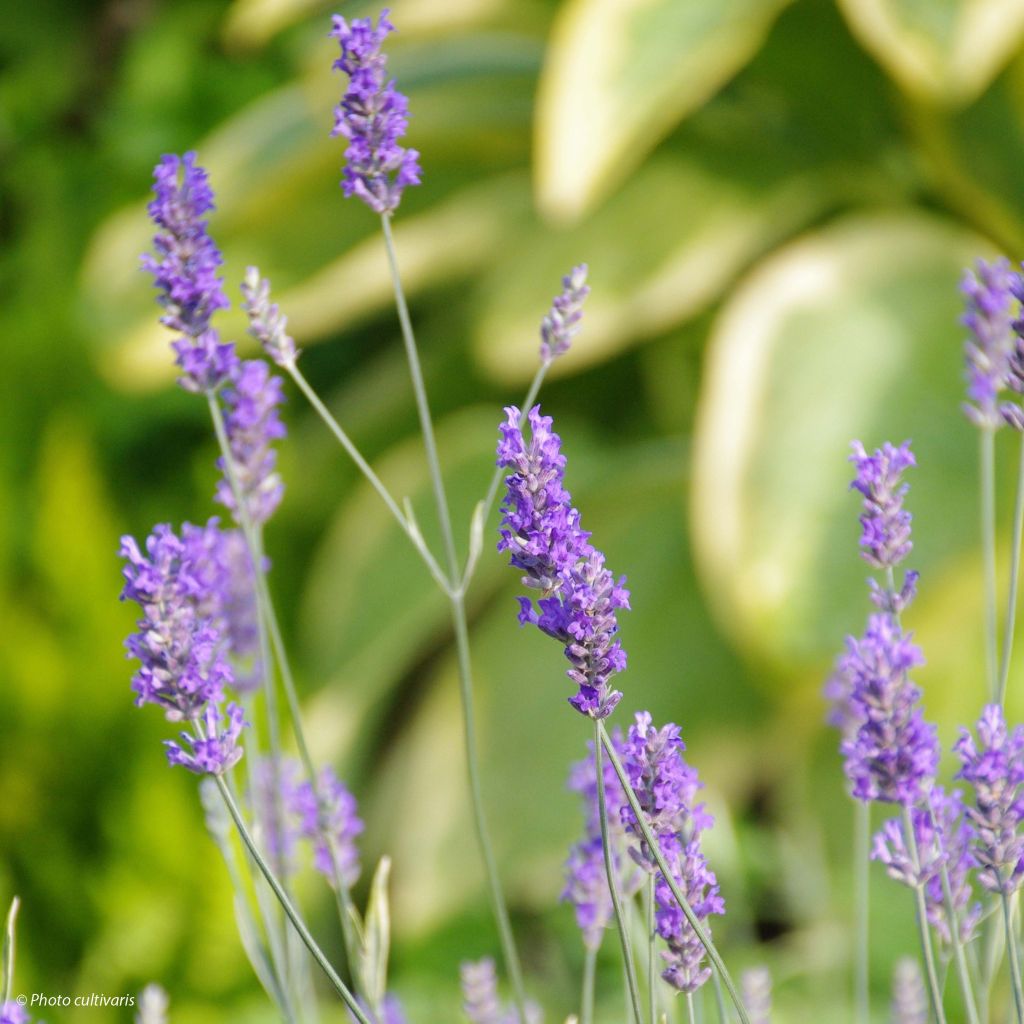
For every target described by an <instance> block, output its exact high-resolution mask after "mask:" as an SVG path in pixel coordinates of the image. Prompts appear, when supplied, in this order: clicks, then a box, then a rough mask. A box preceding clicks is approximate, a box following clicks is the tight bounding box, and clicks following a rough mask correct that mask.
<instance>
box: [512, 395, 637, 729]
mask: <svg viewBox="0 0 1024 1024" xmlns="http://www.w3.org/2000/svg"><path fill="white" fill-rule="evenodd" d="M505 412H506V414H507V416H508V421H507V422H506V423H504V424H502V425H501V427H500V431H501V439H500V441H499V443H498V465H499V466H503V467H505V468H507V469H511V470H512V472H511V474H510V475H509V476H507V477H506V478H505V484H506V487H507V488H508V491H507V494H506V497H505V500H504V503H503V505H502V510H503V512H504V517H503V519H502V529H501V541H500V542H499V544H498V550H499V551H508V552H509V555H510V563H511V564H512V565H513V566H515V568H517V569H520V570H522V572H523V573H524V574H525V575H524V576H523V585H524V586H526V587H529V588H530V589H531V590H536V591H539V595H538V597H537V606H536V608H535V607H534V603H533V600H532V599H531V598H528V597H521V598H520V599H519V602H520V614H519V621H520V622H521V623H523V624H526V623H528V622H529V623H532V624H534V625H535V626H537V627H538V628H539V629H540V630H541V631H542V632H544V633H547V634H548V636H551V637H554V638H555V639H557V640H560V641H561V642H562V643H563V644H565V656H566V657H567V658H568V659H569V663H570V665H571V666H572V667H571V668H570V669H569V671H568V672H567V673H566V674H567V675H568V676H569V678H570V679H571V680H572V681H573V682H574V683H575V684H576V685H577V687H578V692H577V693H576V695H575V696H573V697H570V698H569V703H570V704H572V706H573V707H574V708H576V710H577V711H579V712H580V713H581V714H584V715H588V716H589V717H591V718H605V717H607V716H608V715H610V714H611V713H612V711H613V710H614V709H615V706H616V704H618V702H619V701H620V700H621V699H622V694H621V693H620V692H619V691H618V690H613V689H612V688H611V687H610V685H609V680H610V679H611V677H612V676H613V675H614V674H615V673H617V672H621V671H623V670H624V669H625V667H626V652H625V651H624V650H623V649H622V646H621V645H620V643H619V641H618V640H617V639H616V638H615V635H616V633H618V629H619V627H618V621H617V619H616V612H617V611H618V610H619V609H620V608H628V607H629V592H628V591H627V590H626V589H625V587H624V583H625V577H621V578H620V579H619V580H618V581H616V579H615V577H614V576H612V574H611V573H610V572H609V571H608V569H606V568H605V564H604V555H603V554H601V552H599V551H597V550H596V549H595V548H594V547H593V546H592V545H591V544H590V542H589V538H590V534H589V533H587V532H586V531H584V530H583V529H581V527H580V514H579V512H578V511H577V510H576V509H575V508H574V507H573V505H572V498H571V496H570V495H569V492H568V491H566V489H565V487H564V485H563V482H562V478H563V474H564V472H565V456H564V455H562V453H561V450H560V445H561V441H560V439H559V437H558V435H557V434H555V433H552V431H551V417H550V416H541V414H540V406H534V408H533V409H531V410H530V412H529V415H528V417H527V418H528V421H529V424H530V443H529V445H527V443H526V440H525V438H524V437H523V432H522V427H521V419H522V416H521V413H520V412H519V410H518V409H516V408H515V407H509V408H506V410H505Z"/></svg>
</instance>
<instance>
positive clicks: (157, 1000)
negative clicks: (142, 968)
mask: <svg viewBox="0 0 1024 1024" xmlns="http://www.w3.org/2000/svg"><path fill="white" fill-rule="evenodd" d="M169 1006H170V1000H169V999H168V998H167V993H166V992H165V991H164V990H163V989H162V988H161V987H160V986H159V985H157V984H155V983H151V984H149V985H147V986H146V987H145V988H144V989H143V990H142V991H141V992H140V993H139V1002H138V1012H137V1013H136V1014H135V1024H167V1010H168V1008H169Z"/></svg>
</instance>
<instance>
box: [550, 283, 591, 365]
mask: <svg viewBox="0 0 1024 1024" xmlns="http://www.w3.org/2000/svg"><path fill="white" fill-rule="evenodd" d="M586 281H587V265H586V263H581V264H579V266H576V267H573V268H572V270H571V271H570V272H569V273H568V274H567V275H566V276H565V277H563V278H562V293H561V294H560V295H557V296H556V297H555V299H554V300H553V301H552V303H551V309H550V310H549V311H548V313H547V315H546V316H545V317H544V319H543V320H542V321H541V324H540V358H541V360H542V361H543V362H545V363H549V364H550V363H552V362H554V361H555V360H556V359H557V358H558V357H559V356H560V355H564V354H565V353H566V352H568V351H569V346H570V345H571V344H572V339H573V338H574V337H576V335H577V334H578V333H579V330H580V321H581V320H582V319H583V300H584V299H586V297H587V296H588V295H589V294H590V288H589V287H588V286H587V283H586Z"/></svg>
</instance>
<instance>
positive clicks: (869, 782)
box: [840, 614, 939, 806]
mask: <svg viewBox="0 0 1024 1024" xmlns="http://www.w3.org/2000/svg"><path fill="white" fill-rule="evenodd" d="M847 645H848V654H849V657H848V659H847V661H846V669H847V671H848V672H849V676H850V680H851V683H852V689H851V692H850V706H851V708H852V712H853V714H854V715H856V717H857V719H858V720H859V722H860V725H859V727H858V728H857V731H856V732H855V733H853V734H852V735H850V736H849V737H848V738H847V739H845V740H843V742H842V744H841V745H840V750H841V751H842V753H843V756H844V757H845V758H846V774H847V777H848V778H849V780H850V782H851V783H852V789H853V795H854V796H855V797H857V798H858V799H859V800H878V801H881V802H883V803H897V804H902V805H904V806H910V805H912V804H915V803H917V801H918V800H919V799H920V798H921V797H922V796H923V795H924V794H925V793H926V792H927V789H928V786H929V785H930V784H931V780H932V778H933V777H934V775H935V770H936V768H937V767H938V763H939V745H938V739H937V737H936V734H935V727H934V726H933V725H930V724H929V723H927V722H925V720H924V716H923V714H922V712H921V709H920V708H919V707H917V701H918V699H919V698H920V696H921V691H920V690H919V689H918V687H916V686H915V685H914V684H913V683H912V682H911V681H910V678H909V675H908V673H909V671H910V670H911V669H912V668H914V667H915V666H917V665H920V664H922V663H923V661H924V658H923V657H922V655H921V651H920V648H918V647H917V645H916V644H914V643H913V642H912V640H911V639H910V637H909V636H905V635H904V634H903V633H902V631H901V630H900V627H899V625H898V624H897V622H896V620H895V619H894V618H893V617H892V616H891V615H886V614H878V615H872V616H871V618H870V619H869V620H868V628H867V631H866V632H865V634H864V636H863V637H862V638H861V639H860V640H854V639H853V638H852V637H850V638H848V639H847Z"/></svg>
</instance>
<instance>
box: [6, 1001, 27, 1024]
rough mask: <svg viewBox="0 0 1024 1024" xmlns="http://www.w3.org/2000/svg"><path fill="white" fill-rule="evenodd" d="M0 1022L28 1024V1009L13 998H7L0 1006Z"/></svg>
mask: <svg viewBox="0 0 1024 1024" xmlns="http://www.w3.org/2000/svg"><path fill="white" fill-rule="evenodd" d="M0 1024H29V1016H28V1011H27V1010H26V1009H25V1007H23V1006H21V1005H19V1004H18V1003H17V1002H15V1000H13V999H9V1000H8V1001H7V1002H6V1003H4V1004H3V1005H2V1006H0Z"/></svg>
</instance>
